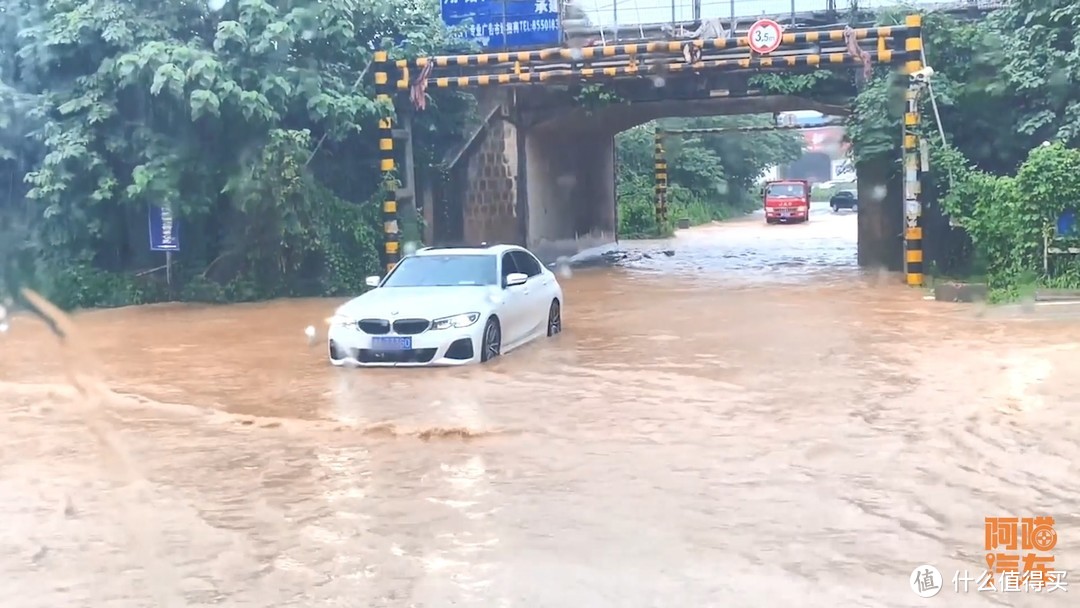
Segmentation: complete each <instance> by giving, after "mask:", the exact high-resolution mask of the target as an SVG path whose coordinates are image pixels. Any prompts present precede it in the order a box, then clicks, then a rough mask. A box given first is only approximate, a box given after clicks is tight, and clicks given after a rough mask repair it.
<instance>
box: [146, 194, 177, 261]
mask: <svg viewBox="0 0 1080 608" xmlns="http://www.w3.org/2000/svg"><path fill="white" fill-rule="evenodd" d="M150 250H151V251H180V223H179V222H177V221H176V218H174V217H173V214H172V209H169V208H168V207H159V206H158V205H150Z"/></svg>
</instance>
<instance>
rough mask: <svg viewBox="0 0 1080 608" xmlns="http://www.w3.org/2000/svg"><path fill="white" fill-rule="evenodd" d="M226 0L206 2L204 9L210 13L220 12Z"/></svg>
mask: <svg viewBox="0 0 1080 608" xmlns="http://www.w3.org/2000/svg"><path fill="white" fill-rule="evenodd" d="M227 1H228V0H206V8H208V9H210V10H212V11H220V10H221V9H223V8H225V3H226V2H227Z"/></svg>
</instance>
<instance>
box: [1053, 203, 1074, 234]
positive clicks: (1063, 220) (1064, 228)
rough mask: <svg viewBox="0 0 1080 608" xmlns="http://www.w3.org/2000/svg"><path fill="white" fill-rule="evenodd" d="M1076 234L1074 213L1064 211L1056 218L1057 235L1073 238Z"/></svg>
mask: <svg viewBox="0 0 1080 608" xmlns="http://www.w3.org/2000/svg"><path fill="white" fill-rule="evenodd" d="M1075 234H1076V211H1073V210H1072V209H1066V210H1065V211H1063V212H1062V213H1061V215H1059V216H1058V220H1057V235H1058V236H1074V235H1075Z"/></svg>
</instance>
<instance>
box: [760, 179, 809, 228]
mask: <svg viewBox="0 0 1080 608" xmlns="http://www.w3.org/2000/svg"><path fill="white" fill-rule="evenodd" d="M764 199H765V223H767V224H778V223H780V222H797V223H802V222H808V221H810V182H808V181H806V180H804V179H780V180H775V181H770V182H765V188H764Z"/></svg>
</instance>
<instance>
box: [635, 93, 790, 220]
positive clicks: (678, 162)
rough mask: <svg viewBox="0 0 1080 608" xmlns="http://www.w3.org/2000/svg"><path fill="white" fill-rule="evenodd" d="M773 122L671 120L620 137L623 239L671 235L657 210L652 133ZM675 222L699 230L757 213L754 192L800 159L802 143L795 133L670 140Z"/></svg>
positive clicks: (671, 214) (768, 118) (744, 118)
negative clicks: (768, 173)
mask: <svg viewBox="0 0 1080 608" xmlns="http://www.w3.org/2000/svg"><path fill="white" fill-rule="evenodd" d="M769 124H772V117H771V115H770V116H758V115H751V116H724V117H715V118H685V119H668V120H664V121H661V122H655V123H648V124H645V125H641V126H639V127H634V128H632V129H628V130H627V131H624V132H623V133H620V134H619V135H618V136H617V137H616V157H617V162H618V171H617V173H618V199H619V234H620V235H621V236H622V237H624V238H638V237H649V236H659V235H666V234H670V232H671V230H672V226H670V225H668V226H657V224H656V216H655V210H654V204H655V194H654V186H655V175H654V173H655V171H654V133H655V131H656V128H657V127H658V126H662V127H663V128H667V129H690V128H694V129H696V128H732V127H739V126H766V125H769ZM664 146H665V159H666V161H667V165H668V180H669V185H668V206H669V219H670V220H674V219H677V218H679V217H686V218H688V219H690V221H691V223H692V224H701V223H705V222H709V221H712V220H717V219H726V218H729V217H732V216H734V215H737V214H740V213H746V212H747V211H750V210H752V209H755V208H757V206H758V204H759V201H758V199H757V197H756V195H754V194H753V193H752V192H751V191H752V190H753V189H754V186H755V181H756V180H757V179H758V178H759V177H760V176H761V175H762V173H763V172H764V171H765V170H766V169H767V168H769V167H771V166H776V165H780V164H784V163H787V162H791V161H793V160H795V159H797V158H798V157H799V156H800V155H801V154H802V150H803V143H802V137H801V136H800V135H798V134H797V133H793V132H791V131H761V132H750V133H695V134H684V135H671V136H668V137H666V138H665V143H664Z"/></svg>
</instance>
